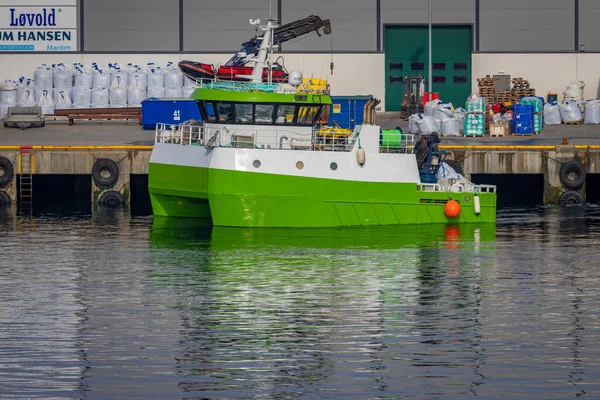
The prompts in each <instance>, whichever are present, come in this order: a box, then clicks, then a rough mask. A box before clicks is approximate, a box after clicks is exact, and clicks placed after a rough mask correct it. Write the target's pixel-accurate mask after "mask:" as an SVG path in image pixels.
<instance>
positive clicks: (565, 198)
mask: <svg viewBox="0 0 600 400" xmlns="http://www.w3.org/2000/svg"><path fill="white" fill-rule="evenodd" d="M583 203H585V199H584V198H583V196H582V195H581V193H579V192H577V191H575V190H567V191H565V192H563V194H561V195H560V197H559V198H558V204H560V205H561V206H572V205H577V204H583Z"/></svg>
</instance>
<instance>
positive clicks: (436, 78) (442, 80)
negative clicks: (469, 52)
mask: <svg viewBox="0 0 600 400" xmlns="http://www.w3.org/2000/svg"><path fill="white" fill-rule="evenodd" d="M433 83H446V77H445V76H434V77H433Z"/></svg>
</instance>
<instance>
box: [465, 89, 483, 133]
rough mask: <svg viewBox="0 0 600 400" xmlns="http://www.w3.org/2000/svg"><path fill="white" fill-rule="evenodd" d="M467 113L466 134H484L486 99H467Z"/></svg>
mask: <svg viewBox="0 0 600 400" xmlns="http://www.w3.org/2000/svg"><path fill="white" fill-rule="evenodd" d="M465 106H466V108H467V114H466V115H465V129H464V135H465V136H483V135H485V132H486V113H485V110H486V101H485V98H483V97H478V98H477V99H474V100H472V101H469V100H467V102H466V104H465Z"/></svg>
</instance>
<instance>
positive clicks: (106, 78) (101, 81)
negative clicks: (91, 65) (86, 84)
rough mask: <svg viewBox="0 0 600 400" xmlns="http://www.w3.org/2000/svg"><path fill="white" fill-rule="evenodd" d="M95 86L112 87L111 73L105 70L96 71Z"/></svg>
mask: <svg viewBox="0 0 600 400" xmlns="http://www.w3.org/2000/svg"><path fill="white" fill-rule="evenodd" d="M93 84H94V87H95V88H101V87H109V86H110V73H109V72H108V71H106V70H104V69H98V70H96V71H94V79H93Z"/></svg>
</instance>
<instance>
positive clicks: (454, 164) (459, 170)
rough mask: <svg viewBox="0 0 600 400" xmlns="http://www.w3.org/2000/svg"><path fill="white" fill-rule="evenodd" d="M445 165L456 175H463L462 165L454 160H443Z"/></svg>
mask: <svg viewBox="0 0 600 400" xmlns="http://www.w3.org/2000/svg"><path fill="white" fill-rule="evenodd" d="M444 162H445V163H446V164H448V165H449V166H450V167H451V168H452V169H453V170H454V171H456V173H457V174H461V175H464V174H465V173H464V172H463V169H462V165H460V163H459V162H458V161H456V160H444Z"/></svg>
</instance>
